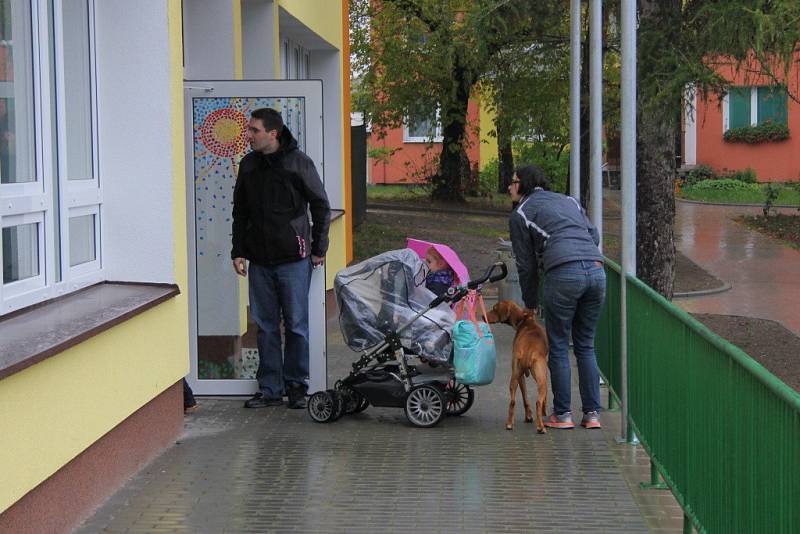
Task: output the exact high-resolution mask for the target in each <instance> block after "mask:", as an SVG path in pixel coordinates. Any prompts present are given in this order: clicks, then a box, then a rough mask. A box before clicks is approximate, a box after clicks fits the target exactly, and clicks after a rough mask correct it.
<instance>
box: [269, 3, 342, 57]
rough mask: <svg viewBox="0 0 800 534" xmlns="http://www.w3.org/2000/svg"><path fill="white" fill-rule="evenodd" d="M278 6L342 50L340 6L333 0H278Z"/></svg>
mask: <svg viewBox="0 0 800 534" xmlns="http://www.w3.org/2000/svg"><path fill="white" fill-rule="evenodd" d="M279 5H280V7H282V8H283V9H285V10H286V11H287V12H288V13H289V14H291V15H292V16H293V17H294V18H296V19H297V20H299V21H301V22H302V23H303V24H305V25H306V26H307V27H308V28H309V29H310V30H311V31H313V32H314V33H316V34H317V35H319V36H320V37H322V38H323V39H325V40H326V41H328V43H330V44H331V45H333V46H335V47H336V48H338V49H339V50H341V49H342V26H341V25H340V24H338V21H339V20H340V19H341V16H342V5H341V4H340V3H339V2H335V1H333V0H279Z"/></svg>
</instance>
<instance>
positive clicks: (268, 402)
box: [244, 391, 283, 408]
mask: <svg viewBox="0 0 800 534" xmlns="http://www.w3.org/2000/svg"><path fill="white" fill-rule="evenodd" d="M281 405H283V399H282V398H280V397H278V398H275V399H271V398H267V397H265V396H264V394H263V393H261V392H260V391H259V392H258V393H256V394H255V395H253V396H252V397H251V398H249V399H247V400H246V401H245V403H244V407H245V408H266V407H268V406H281Z"/></svg>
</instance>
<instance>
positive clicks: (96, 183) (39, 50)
mask: <svg viewBox="0 0 800 534" xmlns="http://www.w3.org/2000/svg"><path fill="white" fill-rule="evenodd" d="M23 1H25V2H29V4H27V5H30V24H31V40H32V48H31V56H30V61H31V62H32V67H33V68H32V80H31V86H32V89H33V127H34V135H33V138H34V145H35V147H34V158H33V159H34V164H35V171H34V173H35V177H36V180H35V181H33V182H24V183H14V184H2V185H0V226H2V227H8V226H16V225H17V224H24V223H20V222H18V221H27V220H30V221H32V222H38V223H39V227H38V228H39V249H40V250H39V252H40V255H39V262H40V269H39V275H38V276H36V277H33V278H29V279H25V280H20V281H17V282H11V283H9V284H3V283H2V280H0V316H2V315H3V314H5V313H8V312H11V311H14V310H18V309H20V308H24V307H26V306H29V305H31V304H35V303H38V302H42V301H44V300H47V299H50V298H53V297H55V296H58V295H62V294H65V293H68V292H71V291H74V290H76V289H80V288H82V287H85V286H88V285H91V284H94V283H96V282H99V281H102V280H103V271H102V260H101V258H102V251H103V245H102V233H101V232H100V227H101V222H102V219H101V217H102V201H103V196H102V187H101V182H100V179H99V164H98V154H97V147H98V137H97V135H98V127H97V89H96V87H97V79H96V60H95V31H96V30H95V21H94V12H95V0H86V1H87V5H88V16H89V21H88V29H89V36H88V38H89V47H88V51H89V56H90V57H89V72H90V77H91V79H90V82H89V92H90V100H91V103H90V112H91V114H92V118H91V121H90V124H91V128H92V134H91V137H90V143H91V145H92V146H91V150H92V154H91V165H92V172H93V179H91V180H71V181H70V180H67V176H66V156H65V154H66V148H65V144H64V143H63V141H61V140H63V139H65V137H66V135H67V128H66V124H65V119H64V116H65V114H64V106H65V103H64V102H65V97H64V89H63V86H64V85H63V84H64V72H63V67H64V62H63V45H62V42H61V35H62V33H63V20H62V16H61V10H62V9H61V8H62V5H63V4H62V2H63V0H23ZM51 4H52V10H51V9H50V6H51ZM26 22H27V21H26ZM51 30H52V31H51ZM51 72H53V74H52V75H51ZM53 103H54V105H53ZM54 130H55V131H54ZM56 192H57V194H56ZM56 197H57V198H58V205H57V206H56V205H55V204H54V199H55V198H56ZM87 210H88V211H87ZM83 212H87V214H88V213H90V212H91V213H94V214H95V256H96V259H95V261H91V262H87V263H85V264H81V265H76V266H75V267H73V268H71V267H70V266H69V235H68V233H69V217H70V215H72V214H75V213H83ZM56 214H57V215H58V220H56ZM73 216H74V215H73ZM56 222H58V224H56ZM1 255H2V248H0V261H2V257H1Z"/></svg>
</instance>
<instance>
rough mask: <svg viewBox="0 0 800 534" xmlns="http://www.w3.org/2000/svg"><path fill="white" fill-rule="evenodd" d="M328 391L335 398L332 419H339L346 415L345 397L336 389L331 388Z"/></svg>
mask: <svg viewBox="0 0 800 534" xmlns="http://www.w3.org/2000/svg"><path fill="white" fill-rule="evenodd" d="M327 393H328V394H329V395H330V396H331V398H332V399H333V418H332V419H331V421H338V420H339V419H341V418H342V416H343V415H344V397H343V396H342V394H341V393H339V392H338V391H336V390H335V389H329V390H328V391H327Z"/></svg>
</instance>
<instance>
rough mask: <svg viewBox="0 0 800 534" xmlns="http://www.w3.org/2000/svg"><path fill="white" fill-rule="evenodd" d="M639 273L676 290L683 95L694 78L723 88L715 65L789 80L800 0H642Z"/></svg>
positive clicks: (700, 87) (711, 89) (696, 83)
mask: <svg viewBox="0 0 800 534" xmlns="http://www.w3.org/2000/svg"><path fill="white" fill-rule="evenodd" d="M638 6H639V30H638V38H637V40H638V50H637V52H638V57H637V72H638V76H637V78H638V84H637V85H638V87H637V89H638V96H637V108H638V109H637V130H638V133H637V150H636V157H637V165H636V178H637V187H636V205H637V206H636V207H637V209H636V211H637V214H636V232H637V242H636V273H637V276H638V277H639V278H640V279H641V280H642V281H644V282H645V283H647V284H648V285H649V286H650V287H652V288H653V289H655V290H656V291H658V292H659V293H661V294H663V295H664V296H665V297H667V298H672V292H673V282H674V265H675V240H674V235H673V223H674V219H675V195H674V186H673V184H674V178H675V167H676V166H675V161H676V160H675V139H676V135H677V132H678V130H677V128H678V127H679V116H680V113H681V112H682V101H681V98H682V96H683V95H684V92H685V91H686V90H687V87H690V86H693V87H694V88H695V90H696V91H698V92H699V94H700V95H701V96H702V97H703V98H710V95H722V94H724V92H725V90H726V85H727V83H728V82H727V80H725V79H724V78H723V77H722V76H720V74H718V72H717V70H716V69H715V67H716V66H718V65H719V64H720V63H728V64H731V65H732V66H733V67H734V68H736V69H739V70H741V71H742V72H746V73H747V75H748V76H755V75H759V74H766V75H767V76H769V77H770V78H772V79H773V80H775V81H780V80H786V76H787V74H788V70H789V67H790V66H791V62H792V61H793V60H794V57H795V56H794V55H795V54H796V53H797V52H798V50H799V48H798V47H799V45H800V22H799V21H800V2H797V0H726V1H724V2H721V1H715V0H639V2H638Z"/></svg>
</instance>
